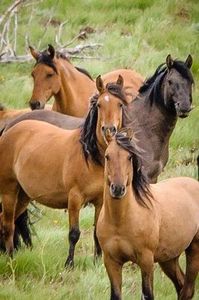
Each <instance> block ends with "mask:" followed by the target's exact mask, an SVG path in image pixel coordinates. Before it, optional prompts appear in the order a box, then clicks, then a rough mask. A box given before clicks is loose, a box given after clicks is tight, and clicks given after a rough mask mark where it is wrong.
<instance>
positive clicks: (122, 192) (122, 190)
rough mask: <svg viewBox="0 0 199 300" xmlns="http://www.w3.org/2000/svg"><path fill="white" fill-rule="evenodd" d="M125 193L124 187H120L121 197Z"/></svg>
mask: <svg viewBox="0 0 199 300" xmlns="http://www.w3.org/2000/svg"><path fill="white" fill-rule="evenodd" d="M124 193H125V186H124V185H123V186H121V194H122V195H123V194H124Z"/></svg>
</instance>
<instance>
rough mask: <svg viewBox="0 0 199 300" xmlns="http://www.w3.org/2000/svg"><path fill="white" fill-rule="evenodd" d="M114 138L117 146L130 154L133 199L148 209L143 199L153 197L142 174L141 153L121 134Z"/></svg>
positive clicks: (131, 141) (145, 177) (133, 143)
mask: <svg viewBox="0 0 199 300" xmlns="http://www.w3.org/2000/svg"><path fill="white" fill-rule="evenodd" d="M115 138H116V142H117V144H118V145H119V146H121V147H122V148H123V149H125V150H127V151H128V152H129V153H130V154H132V157H133V159H132V166H133V180H132V187H133V190H134V193H135V198H136V200H137V201H138V202H139V203H140V204H141V205H142V206H145V207H148V206H147V204H146V203H145V199H146V198H147V199H148V200H149V201H150V200H151V199H152V198H153V196H152V194H151V192H150V189H149V180H148V178H147V176H146V175H145V174H144V173H143V169H142V156H141V151H140V149H139V148H138V147H137V146H136V143H135V142H134V141H133V140H130V139H129V137H127V136H125V135H124V134H123V133H122V132H118V133H117V134H116V135H115ZM144 198H145V199H144Z"/></svg>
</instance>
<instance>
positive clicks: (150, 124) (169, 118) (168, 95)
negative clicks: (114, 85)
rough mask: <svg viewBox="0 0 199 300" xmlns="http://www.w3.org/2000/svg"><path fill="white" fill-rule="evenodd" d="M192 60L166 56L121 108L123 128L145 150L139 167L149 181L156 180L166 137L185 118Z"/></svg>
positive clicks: (165, 153) (189, 104)
mask: <svg viewBox="0 0 199 300" xmlns="http://www.w3.org/2000/svg"><path fill="white" fill-rule="evenodd" d="M192 61H193V60H192V57H191V55H188V57H187V59H186V60H185V62H183V61H179V60H173V59H172V58H171V55H168V56H167V58H166V63H164V64H161V65H160V66H158V68H157V69H156V71H155V73H154V74H153V76H151V77H150V78H149V79H147V80H146V81H145V82H144V84H143V85H142V86H141V87H140V89H139V94H138V96H137V97H136V99H135V100H133V101H132V102H131V103H129V104H128V105H127V107H126V108H125V111H126V115H127V116H126V117H125V116H124V127H131V128H132V129H133V130H134V131H135V132H137V138H138V140H139V141H138V145H139V147H140V148H142V149H143V150H145V152H144V153H143V168H144V170H145V172H146V174H147V176H148V178H149V179H150V182H151V183H156V182H157V178H158V176H159V174H160V173H161V172H162V171H163V169H164V166H165V165H166V163H167V161H168V157H169V139H170V136H171V134H172V132H173V130H174V128H175V125H176V122H177V119H178V117H179V118H185V117H187V116H188V115H189V112H190V111H191V109H192V86H193V83H194V80H193V76H192V74H191V70H190V68H191V66H192Z"/></svg>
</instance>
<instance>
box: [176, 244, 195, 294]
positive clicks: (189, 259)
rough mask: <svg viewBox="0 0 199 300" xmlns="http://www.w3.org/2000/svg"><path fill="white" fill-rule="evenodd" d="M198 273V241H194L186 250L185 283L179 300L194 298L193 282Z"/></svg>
mask: <svg viewBox="0 0 199 300" xmlns="http://www.w3.org/2000/svg"><path fill="white" fill-rule="evenodd" d="M198 272H199V240H198V241H194V242H192V243H191V244H190V246H189V247H188V248H187V249H186V273H185V282H184V286H183V288H182V291H181V293H180V297H179V300H188V299H192V298H193V296H194V288H195V280H196V277H197V275H198Z"/></svg>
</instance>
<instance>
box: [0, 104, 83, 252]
mask: <svg viewBox="0 0 199 300" xmlns="http://www.w3.org/2000/svg"><path fill="white" fill-rule="evenodd" d="M6 112H7V113H6V115H4V118H3V120H1V121H0V124H1V128H0V136H1V135H2V134H3V133H5V132H6V131H7V130H8V129H9V128H11V127H13V126H14V125H15V124H17V123H19V122H22V121H24V120H39V121H43V122H47V123H50V124H53V125H55V126H57V127H60V128H63V129H75V128H79V127H80V126H81V125H82V124H83V123H84V119H83V118H76V117H72V116H67V115H64V114H61V113H58V112H55V111H51V110H35V111H31V110H30V109H28V112H26V110H6ZM13 112H14V113H13ZM14 116H16V117H14ZM0 204H1V203H0ZM1 211H2V210H1V206H0V212H1ZM29 223H30V219H29V215H28V211H27V210H26V211H24V212H23V213H22V214H21V215H20V216H19V217H18V218H17V219H16V220H15V233H14V248H15V249H18V248H19V247H20V245H21V242H20V237H22V240H23V242H24V243H25V244H26V245H27V246H32V239H31V231H30V226H29ZM0 251H5V247H4V245H1V244H0Z"/></svg>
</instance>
